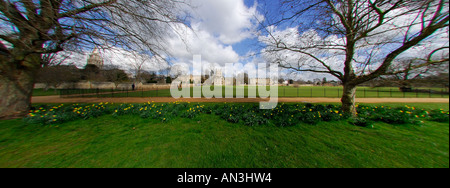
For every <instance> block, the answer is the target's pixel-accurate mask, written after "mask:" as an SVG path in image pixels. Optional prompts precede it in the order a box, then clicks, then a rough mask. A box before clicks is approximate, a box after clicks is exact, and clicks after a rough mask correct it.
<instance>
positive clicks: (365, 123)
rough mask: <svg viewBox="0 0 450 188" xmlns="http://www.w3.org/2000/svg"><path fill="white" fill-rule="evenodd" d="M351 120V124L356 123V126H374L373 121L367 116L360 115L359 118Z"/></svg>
mask: <svg viewBox="0 0 450 188" xmlns="http://www.w3.org/2000/svg"><path fill="white" fill-rule="evenodd" d="M349 122H350V123H351V124H353V125H355V126H358V127H367V128H373V124H374V122H373V121H371V120H368V119H366V118H361V117H358V118H351V119H350V120H349Z"/></svg>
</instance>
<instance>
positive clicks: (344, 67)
mask: <svg viewBox="0 0 450 188" xmlns="http://www.w3.org/2000/svg"><path fill="white" fill-rule="evenodd" d="M280 6H282V7H283V8H282V9H283V10H288V11H284V12H282V13H281V14H279V15H282V18H281V19H278V20H277V21H275V22H272V23H267V20H269V21H270V19H267V20H266V22H265V23H263V24H262V25H263V27H262V28H263V31H264V36H261V37H260V41H262V42H264V44H265V45H266V47H265V49H264V50H263V55H264V56H265V57H266V58H267V59H268V60H269V61H271V62H273V63H278V64H279V65H280V66H282V67H285V68H288V69H293V70H295V71H299V72H302V71H308V72H316V73H325V74H330V75H333V76H334V77H336V78H338V79H339V80H340V81H342V83H343V86H344V92H343V96H342V99H341V101H342V108H343V111H344V112H347V113H351V114H353V115H356V114H357V113H356V108H355V95H356V88H357V86H358V85H360V84H362V83H365V82H367V81H370V80H373V79H376V78H378V77H380V76H383V75H389V74H397V73H399V72H401V71H404V70H394V71H393V70H392V65H393V64H394V63H395V60H396V59H398V58H399V57H402V56H406V54H407V53H408V52H409V54H411V52H412V51H413V50H414V49H415V48H417V49H422V51H426V52H428V54H427V55H426V56H417V57H416V59H420V60H421V61H417V62H418V63H417V64H414V65H413V66H411V67H409V69H410V70H414V69H418V68H422V67H426V66H429V65H436V64H439V63H443V62H446V61H447V62H448V56H447V57H444V56H441V54H442V53H447V54H448V49H449V47H448V45H449V43H448V26H449V2H448V0H420V1H419V0H413V1H411V0H394V1H393V0H311V1H295V0H286V1H283V2H282V3H281V5H280ZM286 25H288V26H295V27H292V28H288V29H286V30H285V31H279V30H278V29H277V28H278V27H282V26H284V27H287V26H286ZM433 39H436V40H438V39H439V40H438V41H440V43H438V42H435V43H432V42H431V41H432V40H433ZM417 49H416V50H417Z"/></svg>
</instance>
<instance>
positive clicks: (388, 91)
mask: <svg viewBox="0 0 450 188" xmlns="http://www.w3.org/2000/svg"><path fill="white" fill-rule="evenodd" d="M194 88H198V87H191V88H190V95H191V96H193V95H194ZM212 89H214V87H211V90H212ZM239 89H243V90H244V94H243V95H241V96H242V97H244V98H248V97H249V90H255V91H256V96H257V97H259V96H260V94H259V91H258V90H259V88H258V87H256V86H234V87H233V96H232V97H237V96H238V94H237V90H239ZM265 89H266V91H269V89H270V87H266V88H265ZM200 90H201V88H200ZM443 91H444V90H443V89H441V88H418V90H417V91H413V92H401V91H400V90H399V89H398V88H393V87H381V88H369V87H359V88H358V90H357V93H356V96H357V97H358V98H448V97H449V95H448V93H447V94H445V93H444V92H443ZM60 92H61V91H59V92H57V94H60ZM342 92H343V89H342V87H320V86H305V87H291V86H280V87H278V97H288V98H291V97H303V98H341V97H342ZM45 95H55V92H42V91H41V90H36V91H35V96H45ZM62 96H63V97H99V98H108V97H171V94H170V90H169V89H161V90H141V89H137V90H135V91H132V90H120V89H119V90H107V89H105V90H98V91H97V90H96V89H90V90H63V93H62ZM222 96H224V97H225V96H227V95H226V93H225V87H222ZM202 97H204V95H203V94H202Z"/></svg>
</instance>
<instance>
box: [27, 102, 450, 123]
mask: <svg viewBox="0 0 450 188" xmlns="http://www.w3.org/2000/svg"><path fill="white" fill-rule="evenodd" d="M357 111H358V113H359V114H358V117H357V118H351V116H350V115H348V114H345V113H342V111H341V107H340V106H338V105H313V104H279V105H278V107H276V108H275V109H273V110H261V109H259V105H258V104H237V103H232V104H229V103H224V104H207V105H205V104H202V103H196V104H194V103H192V104H191V103H181V102H174V103H164V104H162V103H152V102H147V103H144V104H120V105H115V104H110V103H99V104H89V105H88V104H84V105H80V104H73V105H64V104H61V105H57V106H49V105H43V106H38V107H35V109H33V110H31V111H30V113H29V115H28V117H27V118H25V119H24V121H25V122H27V123H39V124H44V125H51V124H60V123H64V122H68V121H73V120H78V119H90V118H96V117H99V116H102V115H108V114H111V115H112V116H114V117H120V116H123V115H137V116H140V117H141V118H144V119H146V118H151V119H157V120H160V121H161V122H166V121H170V120H171V119H173V118H175V117H182V118H189V119H193V118H196V117H198V116H199V115H200V114H213V115H217V116H219V117H221V118H222V119H224V120H226V121H228V122H231V123H242V124H244V125H247V126H258V125H265V124H273V125H276V126H280V127H288V126H294V125H297V124H300V123H305V124H311V125H315V124H318V123H320V122H323V121H325V122H333V121H343V120H348V121H349V122H350V123H352V124H354V125H357V126H363V127H371V126H373V122H377V121H381V122H385V123H389V124H394V125H399V124H420V123H421V122H423V121H424V120H428V121H437V122H448V121H449V112H448V111H444V110H432V111H427V110H425V109H416V108H415V107H410V106H404V107H400V108H392V107H385V106H376V107H371V106H364V105H360V106H357Z"/></svg>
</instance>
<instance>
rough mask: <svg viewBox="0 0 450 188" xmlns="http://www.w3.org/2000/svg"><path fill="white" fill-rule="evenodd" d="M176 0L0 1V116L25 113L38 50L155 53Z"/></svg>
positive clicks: (176, 19)
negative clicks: (100, 48) (105, 49)
mask: <svg viewBox="0 0 450 188" xmlns="http://www.w3.org/2000/svg"><path fill="white" fill-rule="evenodd" d="M180 7H185V5H184V3H183V2H181V1H177V0H167V1H142V0H14V1H11V0H0V118H13V117H23V116H24V115H26V114H27V112H28V110H29V108H30V103H31V95H32V89H33V85H34V82H35V78H36V74H37V72H38V70H39V69H40V68H41V67H42V61H41V57H42V55H43V54H50V53H56V52H59V51H63V50H68V49H69V50H70V49H72V50H76V49H78V50H82V49H85V48H93V45H97V46H121V47H124V48H128V49H139V50H140V51H142V50H145V51H148V52H150V53H152V54H155V55H157V54H160V53H162V52H164V51H165V49H164V45H163V44H164V36H166V35H167V33H169V32H167V30H170V29H171V24H172V23H183V22H182V21H183V20H180V18H181V16H180V15H181V14H179V13H180V11H178V10H180Z"/></svg>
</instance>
